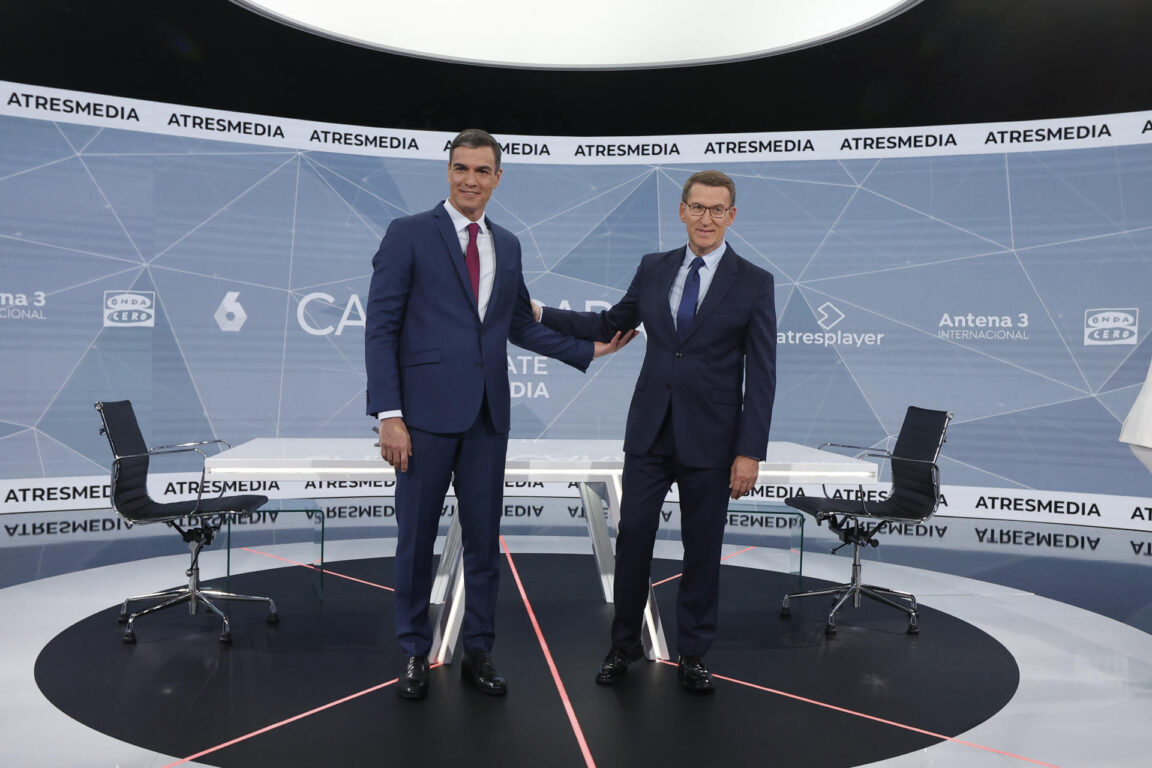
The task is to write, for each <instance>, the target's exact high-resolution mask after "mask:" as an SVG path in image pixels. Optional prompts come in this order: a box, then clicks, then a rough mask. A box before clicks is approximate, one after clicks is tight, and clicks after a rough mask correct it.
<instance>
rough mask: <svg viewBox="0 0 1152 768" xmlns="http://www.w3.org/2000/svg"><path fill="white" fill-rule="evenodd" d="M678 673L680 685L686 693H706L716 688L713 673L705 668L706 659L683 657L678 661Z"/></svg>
mask: <svg viewBox="0 0 1152 768" xmlns="http://www.w3.org/2000/svg"><path fill="white" fill-rule="evenodd" d="M676 672H677V674H678V675H679V676H680V685H681V687H682V688H684V690H686V691H692V692H693V693H705V692H707V691H711V690H713V689H714V688H715V687H716V681H715V680H713V679H712V673H711V672H709V671H708V667H706V666H704V659H703V658H701V657H700V656H681V657H680V659H679V660H678V661H677V666H676Z"/></svg>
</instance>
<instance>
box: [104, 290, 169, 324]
mask: <svg viewBox="0 0 1152 768" xmlns="http://www.w3.org/2000/svg"><path fill="white" fill-rule="evenodd" d="M155 325H156V293H155V292H154V291H104V327H105V328H152V327H154V326H155Z"/></svg>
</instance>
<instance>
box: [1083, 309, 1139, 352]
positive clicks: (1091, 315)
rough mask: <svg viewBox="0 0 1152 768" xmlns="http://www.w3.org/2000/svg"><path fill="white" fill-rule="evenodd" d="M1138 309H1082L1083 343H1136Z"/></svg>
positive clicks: (1087, 344)
mask: <svg viewBox="0 0 1152 768" xmlns="http://www.w3.org/2000/svg"><path fill="white" fill-rule="evenodd" d="M1139 312H1140V310H1138V309H1088V310H1085V311H1084V345H1085V346H1093V345H1106V344H1107V345H1111V344H1131V345H1135V344H1136V336H1137V333H1138V331H1139V327H1140V326H1139V318H1140V314H1139Z"/></svg>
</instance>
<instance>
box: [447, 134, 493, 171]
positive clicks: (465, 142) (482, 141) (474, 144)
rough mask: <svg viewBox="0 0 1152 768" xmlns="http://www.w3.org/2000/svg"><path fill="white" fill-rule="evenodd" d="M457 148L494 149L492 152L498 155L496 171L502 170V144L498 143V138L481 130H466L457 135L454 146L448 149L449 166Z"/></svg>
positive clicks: (453, 142)
mask: <svg viewBox="0 0 1152 768" xmlns="http://www.w3.org/2000/svg"><path fill="white" fill-rule="evenodd" d="M456 147H468V148H469V149H479V148H480V147H492V152H493V153H494V154H495V155H496V170H500V142H498V141H496V137H495V136H493V135H492V134H490V133H488V131H482V130H480V129H479V128H465V129H464V130H462V131H460V133H459V134H457V136H456V138H454V139H452V145H451V146H450V147H449V149H448V164H449V165H451V164H452V153H453V152H455V151H456Z"/></svg>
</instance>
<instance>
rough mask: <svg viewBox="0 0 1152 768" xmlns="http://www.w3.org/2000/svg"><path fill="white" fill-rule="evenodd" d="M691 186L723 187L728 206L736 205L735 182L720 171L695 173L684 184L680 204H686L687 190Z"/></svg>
mask: <svg viewBox="0 0 1152 768" xmlns="http://www.w3.org/2000/svg"><path fill="white" fill-rule="evenodd" d="M693 184H703V185H704V186H706V187H724V188H725V189H727V190H728V205H736V182H734V181H732V178H731V177H730V176H729V175H728V174H726V173H723V172H721V171H697V172H696V173H694V174H692V175H691V176H689V177H688V181H686V182H684V191H682V192H681V193H680V202H682V203H686V202H688V190H690V189H692V185H693Z"/></svg>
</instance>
